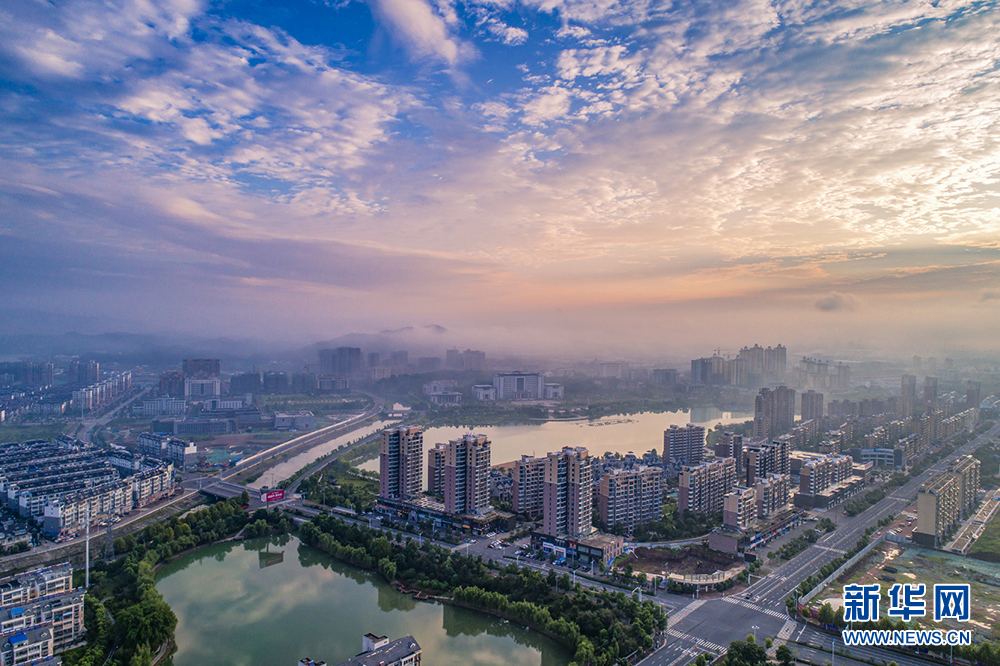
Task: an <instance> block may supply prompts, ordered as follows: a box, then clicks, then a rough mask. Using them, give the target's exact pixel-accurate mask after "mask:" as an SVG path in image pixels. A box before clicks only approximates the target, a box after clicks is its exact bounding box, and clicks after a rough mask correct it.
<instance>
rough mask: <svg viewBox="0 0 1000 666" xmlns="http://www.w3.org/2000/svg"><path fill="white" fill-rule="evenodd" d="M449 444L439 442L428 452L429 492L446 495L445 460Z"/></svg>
mask: <svg viewBox="0 0 1000 666" xmlns="http://www.w3.org/2000/svg"><path fill="white" fill-rule="evenodd" d="M447 449H448V445H447V444H444V443H438V444H435V445H434V448H432V449H430V450H429V451H428V452H427V492H429V493H430V494H431V495H444V464H445V463H444V461H445V452H446V451H447Z"/></svg>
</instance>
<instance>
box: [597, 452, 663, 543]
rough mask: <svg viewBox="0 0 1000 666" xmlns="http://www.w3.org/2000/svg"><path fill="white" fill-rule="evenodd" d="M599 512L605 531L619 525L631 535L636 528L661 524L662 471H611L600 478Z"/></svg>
mask: <svg viewBox="0 0 1000 666" xmlns="http://www.w3.org/2000/svg"><path fill="white" fill-rule="evenodd" d="M597 511H598V514H599V515H600V520H601V523H602V524H603V525H604V529H606V530H612V529H614V528H615V526H616V525H619V524H620V525H621V526H622V527H623V528H624V529H625V530H626V531H627V532H630V533H631V531H632V530H633V529H634V528H635V526H636V525H641V524H642V523H648V522H650V521H653V520H659V519H660V518H661V517H662V514H663V470H662V469H661V468H659V467H646V466H645V465H639V466H638V467H633V468H631V469H613V470H610V471H609V472H607V473H606V474H605V475H604V476H602V477H601V482H600V485H599V487H598V491H597Z"/></svg>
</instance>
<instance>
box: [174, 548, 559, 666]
mask: <svg viewBox="0 0 1000 666" xmlns="http://www.w3.org/2000/svg"><path fill="white" fill-rule="evenodd" d="M156 587H157V589H159V590H160V592H161V593H162V594H163V596H164V598H165V599H166V601H167V603H169V604H170V607H171V608H173V609H174V612H175V613H176V614H177V618H178V623H177V631H176V633H175V635H176V639H177V651H176V652H175V653H174V655H173V656H172V657H171V658H170V660H169V661H168V662H167V663H168V664H169V665H171V666H204V665H206V664H211V665H212V666H275V665H276V664H295V663H298V660H299V659H301V658H303V657H310V658H311V659H314V660H317V661H319V660H323V661H326V662H327V663H328V664H331V665H332V664H339V663H340V662H342V661H345V660H347V659H349V658H350V657H352V656H354V655H355V654H357V653H358V652H360V651H361V636H362V635H363V634H365V633H368V632H372V633H376V634H379V635H383V636H388V637H389V638H391V639H395V638H400V637H402V636H406V635H412V636H413V637H414V638H416V640H417V642H418V643H419V644H420V646H421V647H422V648H423V655H422V663H424V664H433V665H434V666H501V665H506V664H510V665H512V666H566V665H567V664H568V663H569V662H570V659H571V658H572V655H571V654H569V652H568V650H566V649H565V648H564V647H562V646H561V645H559V644H558V643H556V642H555V641H552V640H550V639H548V638H546V637H544V636H541V635H540V634H537V633H535V632H533V631H530V630H528V629H525V628H524V627H521V626H519V625H516V624H511V623H509V622H506V621H503V620H500V619H498V618H494V617H491V616H489V615H484V614H482V613H477V612H475V611H470V610H466V609H462V608H455V607H453V606H445V605H442V604H437V603H428V602H421V601H415V600H414V599H413V598H412V597H410V596H407V595H403V594H400V593H399V592H397V591H396V590H395V588H393V587H392V586H390V585H388V584H387V583H386V582H385V581H384V579H382V577H381V576H379V575H377V574H374V573H370V572H367V571H364V570H361V569H356V568H354V567H351V566H348V565H346V564H343V563H342V562H339V561H337V560H335V559H333V558H332V557H330V556H329V555H326V554H325V553H322V552H320V551H318V550H316V549H314V548H310V547H309V546H306V545H304V544H302V543H301V542H299V540H298V539H296V538H295V537H291V536H283V537H272V538H261V539H251V540H248V541H243V542H231V543H225V544H216V545H213V546H210V547H208V548H205V549H203V550H200V551H198V552H196V553H192V554H189V555H186V556H184V557H181V558H179V559H178V560H176V561H174V562H171V563H170V564H167V565H166V566H164V567H163V568H162V569H161V570H160V572H159V575H158V577H157V584H156Z"/></svg>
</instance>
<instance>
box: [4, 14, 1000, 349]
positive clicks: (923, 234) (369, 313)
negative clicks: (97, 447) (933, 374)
mask: <svg viewBox="0 0 1000 666" xmlns="http://www.w3.org/2000/svg"><path fill="white" fill-rule="evenodd" d="M998 33H1000V12H998V10H997V7H996V5H994V4H992V3H981V2H960V1H959V2H945V3H937V2H935V3H931V2H882V3H874V2H850V3H845V2H840V3H833V4H827V3H807V2H770V3H769V2H757V1H748V2H699V3H697V4H689V3H679V4H668V3H651V2H648V0H621V1H616V2H610V1H602V2H585V1H582V0H564V1H557V0H555V1H548V0H547V1H545V2H539V1H538V0H527V1H525V2H513V1H501V2H493V1H475V0H474V1H471V2H467V3H454V2H450V1H449V0H439V1H436V2H428V1H425V0H372V1H371V2H368V3H364V2H350V1H343V2H305V1H302V2H288V3H284V2H283V3H280V7H279V6H272V5H271V3H256V2H216V3H206V2H198V1H196V0H176V1H174V2H159V3H98V2H80V1H72V2H65V3H61V4H59V5H58V6H55V5H52V4H49V3H42V2H38V3H28V2H20V3H8V4H7V5H6V6H5V8H4V10H3V13H2V15H0V78H2V80H3V85H2V86H0V137H2V139H0V162H2V164H3V169H2V170H0V201H2V204H0V205H2V206H3V210H4V214H3V216H2V218H0V281H2V283H3V285H4V297H3V299H2V302H0V316H2V318H3V322H4V323H3V324H0V332H3V333H42V332H47V333H61V332H66V331H79V332H84V333H102V332H108V331H126V332H168V333H178V334H190V335H197V336H207V337H215V336H234V337H245V338H258V339H263V340H284V341H294V342H301V343H306V342H313V341H316V340H321V339H329V338H331V337H334V336H337V335H342V334H346V333H352V332H358V333H377V332H378V331H381V330H383V329H393V330H394V329H399V328H403V327H407V326H414V327H417V329H416V330H418V331H428V330H437V329H433V328H430V329H429V328H424V327H428V326H440V327H443V328H444V329H447V331H448V332H447V334H446V335H447V342H446V343H445V344H449V345H450V344H468V345H476V346H478V347H480V348H487V347H488V348H490V349H498V350H502V351H514V352H533V351H540V352H554V351H559V352H565V351H567V350H579V351H580V352H581V353H596V352H597V351H601V352H607V353H608V354H613V353H618V354H625V353H628V354H643V353H655V352H660V351H662V350H664V349H665V348H670V349H671V350H675V351H678V352H680V351H687V352H691V353H698V354H707V353H709V351H710V348H711V347H714V346H715V345H723V346H730V347H737V346H742V345H743V344H746V343H748V342H752V341H753V340H755V339H757V340H760V341H762V342H766V341H769V340H777V339H780V340H782V341H784V342H785V344H789V345H799V346H800V347H803V348H805V349H813V348H822V347H832V346H840V345H843V346H847V345H857V346H861V347H872V348H880V349H882V350H886V351H895V350H901V351H902V352H903V355H905V354H906V353H907V350H910V349H911V348H912V351H913V352H924V353H932V352H934V351H936V350H953V349H969V350H977V351H985V350H995V349H997V347H998V344H997V343H998V340H997V331H998V330H1000V326H998V324H1000V319H998V314H997V302H998V299H1000V282H998V262H1000V246H998V243H997V239H998V238H1000V215H998V203H997V202H998V181H997V173H1000V164H998V161H997V160H998V152H997V145H998V139H1000V129H998V125H997V118H1000V108H998V107H1000V96H998V94H997V91H998V72H997V62H1000V45H998V42H997V40H996V35H997V34H998Z"/></svg>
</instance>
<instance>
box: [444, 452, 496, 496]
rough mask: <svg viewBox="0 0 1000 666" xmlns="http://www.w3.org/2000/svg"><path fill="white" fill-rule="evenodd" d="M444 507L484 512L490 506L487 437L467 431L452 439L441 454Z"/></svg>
mask: <svg viewBox="0 0 1000 666" xmlns="http://www.w3.org/2000/svg"><path fill="white" fill-rule="evenodd" d="M444 458H445V460H444V510H445V511H447V512H448V513H452V514H479V515H481V514H485V513H488V512H489V510H490V440H488V439H487V438H486V436H485V435H473V434H468V435H465V436H464V437H460V438H459V439H453V440H451V441H450V442H448V444H447V446H446V447H445V454H444Z"/></svg>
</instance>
